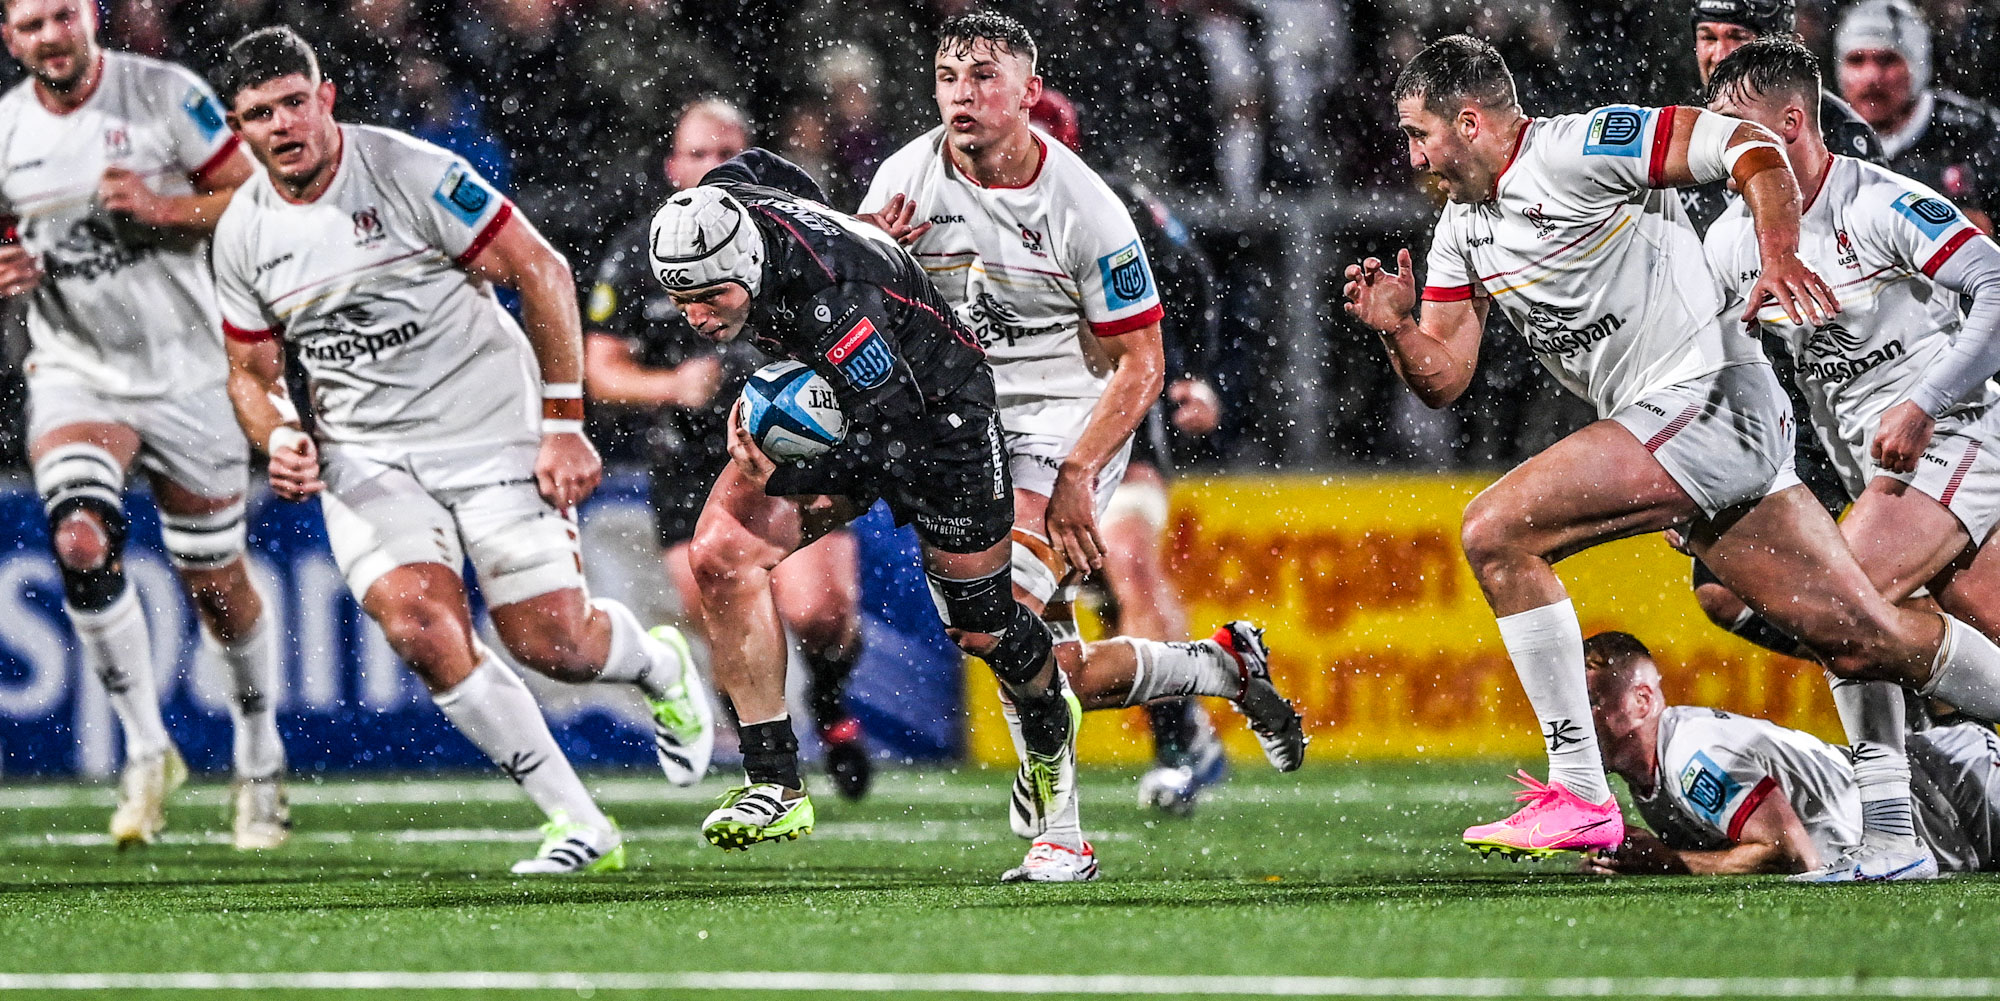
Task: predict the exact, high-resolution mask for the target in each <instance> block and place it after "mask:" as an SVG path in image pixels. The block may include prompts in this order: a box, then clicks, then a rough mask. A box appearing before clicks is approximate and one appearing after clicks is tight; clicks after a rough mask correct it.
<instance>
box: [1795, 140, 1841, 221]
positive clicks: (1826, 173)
mask: <svg viewBox="0 0 2000 1001" xmlns="http://www.w3.org/2000/svg"><path fill="white" fill-rule="evenodd" d="M1832 176H1833V154H1832V153H1828V154H1827V155H1826V169H1825V170H1822V171H1820V174H1819V187H1816V188H1814V189H1813V190H1812V194H1810V195H1807V196H1806V203H1805V205H1804V207H1802V208H1800V209H1799V214H1800V215H1805V214H1806V213H1807V212H1809V211H1811V210H1812V207H1813V203H1814V202H1816V201H1819V193H1820V192H1822V191H1825V190H1826V182H1827V179H1828V178H1830V177H1832Z"/></svg>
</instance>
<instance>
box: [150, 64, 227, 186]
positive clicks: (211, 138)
mask: <svg viewBox="0 0 2000 1001" xmlns="http://www.w3.org/2000/svg"><path fill="white" fill-rule="evenodd" d="M174 77H175V79H174V80H173V82H172V86H173V87H174V89H173V90H172V91H171V92H170V93H171V94H172V95H173V100H174V102H175V105H176V106H175V107H173V108H170V109H168V110H167V113H166V115H165V116H164V118H165V120H166V123H167V134H168V136H169V137H170V139H171V141H172V143H173V150H174V161H175V163H177V164H178V165H179V166H180V168H181V169H182V170H185V171H186V172H187V173H188V176H190V177H192V178H194V179H195V180H197V181H199V180H200V179H201V178H202V177H204V176H206V175H207V174H208V173H209V172H211V171H213V170H215V169H216V168H218V167H220V166H222V165H223V164H224V163H227V162H228V161H229V158H230V156H231V154H233V153H235V152H236V149H237V147H238V145H239V144H240V143H239V141H238V139H237V138H236V133H234V132H231V131H230V130H229V123H228V122H226V121H225V120H224V119H223V116H222V104H221V102H219V101H217V100H216V99H215V91H213V90H210V89H209V86H208V84H207V83H206V82H204V81H203V80H202V79H201V78H200V77H198V76H195V75H194V74H192V73H188V72H185V71H178V70H177V71H176V72H175V73H174Z"/></svg>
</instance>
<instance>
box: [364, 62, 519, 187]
mask: <svg viewBox="0 0 2000 1001" xmlns="http://www.w3.org/2000/svg"><path fill="white" fill-rule="evenodd" d="M402 67H403V68H402V69H401V70H400V71H399V72H398V73H397V79H398V81H399V87H398V97H399V100H398V101H397V102H396V104H395V106H394V107H393V108H392V109H391V115H390V117H389V120H390V121H393V122H396V123H398V124H400V125H402V126H403V127H404V128H405V129H407V130H408V131H409V133H410V134H411V135H413V136H416V137H417V138H419V139H422V140H423V141H425V142H430V143H436V144H438V145H439V146H442V147H444V148H445V149H448V150H451V151H452V152H453V153H457V154H458V155H459V156H462V157H464V158H465V160H466V162H467V163H470V164H472V169H474V170H476V171H478V172H479V176H481V177H484V178H486V180H487V181H489V182H491V183H492V184H493V186H494V187H496V188H498V189H500V190H501V191H502V192H510V191H513V190H514V165H513V161H512V159H511V158H510V157H509V156H508V155H507V148H506V147H505V146H503V145H501V143H500V140H499V139H498V138H497V137H496V136H494V134H493V133H492V131H490V130H489V129H487V127H486V123H485V117H484V115H483V114H481V112H480V109H479V98H478V97H477V95H475V94H473V93H472V92H471V91H470V90H468V89H466V88H465V87H462V86H455V85H453V84H452V83H451V82H450V81H449V80H448V79H446V72H447V71H446V70H445V67H444V64H443V63H440V62H438V61H437V60H435V59H432V58H431V57H429V56H424V55H416V54H406V55H405V56H404V58H403V60H402Z"/></svg>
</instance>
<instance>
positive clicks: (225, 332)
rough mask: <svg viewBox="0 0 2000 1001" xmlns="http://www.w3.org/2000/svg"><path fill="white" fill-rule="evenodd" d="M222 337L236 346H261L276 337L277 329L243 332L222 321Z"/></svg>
mask: <svg viewBox="0 0 2000 1001" xmlns="http://www.w3.org/2000/svg"><path fill="white" fill-rule="evenodd" d="M222 336H224V337H227V338H229V339H230V340H232V341H235V342H236V343H238V344H262V343H264V342H265V341H268V340H270V339H271V338H273V337H276V336H278V328H276V327H266V328H264V329H263V330H245V329H243V328H242V327H239V326H237V325H236V324H234V323H231V322H229V321H228V320H224V321H222Z"/></svg>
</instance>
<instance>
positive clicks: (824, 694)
mask: <svg viewBox="0 0 2000 1001" xmlns="http://www.w3.org/2000/svg"><path fill="white" fill-rule="evenodd" d="M801 652H802V653H803V654H804V655H805V659H806V667H807V668H808V671H807V674H806V705H807V707H808V708H809V709H810V710H811V712H812V718H813V725H814V726H817V727H819V728H820V729H822V730H824V729H826V728H827V727H830V726H832V725H834V724H835V723H838V722H840V721H841V720H844V719H846V718H847V706H846V704H845V703H843V702H842V699H843V698H844V697H845V696H846V695H847V678H848V676H849V675H852V674H853V673H854V662H855V661H857V660H859V659H861V644H860V643H858V642H857V643H855V644H853V645H852V647H851V648H849V649H847V650H833V649H831V648H827V647H820V648H813V647H802V648H801Z"/></svg>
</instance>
